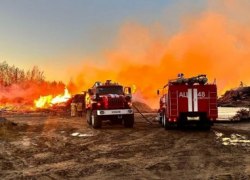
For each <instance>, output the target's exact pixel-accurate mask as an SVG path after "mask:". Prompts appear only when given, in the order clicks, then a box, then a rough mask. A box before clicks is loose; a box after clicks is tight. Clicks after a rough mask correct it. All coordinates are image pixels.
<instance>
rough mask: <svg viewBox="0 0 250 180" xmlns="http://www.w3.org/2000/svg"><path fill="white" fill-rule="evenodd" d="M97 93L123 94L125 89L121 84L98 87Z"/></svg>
mask: <svg viewBox="0 0 250 180" xmlns="http://www.w3.org/2000/svg"><path fill="white" fill-rule="evenodd" d="M96 93H98V94H99V95H104V94H119V95H122V94H123V89H122V87H121V86H115V87H98V88H97V89H96Z"/></svg>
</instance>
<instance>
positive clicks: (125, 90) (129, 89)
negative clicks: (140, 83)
mask: <svg viewBox="0 0 250 180" xmlns="http://www.w3.org/2000/svg"><path fill="white" fill-rule="evenodd" d="M124 93H125V94H126V95H131V94H132V90H131V87H125V88H124Z"/></svg>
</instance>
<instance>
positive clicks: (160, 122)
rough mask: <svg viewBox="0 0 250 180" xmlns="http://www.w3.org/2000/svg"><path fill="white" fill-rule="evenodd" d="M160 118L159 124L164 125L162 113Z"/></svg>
mask: <svg viewBox="0 0 250 180" xmlns="http://www.w3.org/2000/svg"><path fill="white" fill-rule="evenodd" d="M158 116H159V124H161V125H162V124H163V122H162V119H163V118H162V113H159V114H158Z"/></svg>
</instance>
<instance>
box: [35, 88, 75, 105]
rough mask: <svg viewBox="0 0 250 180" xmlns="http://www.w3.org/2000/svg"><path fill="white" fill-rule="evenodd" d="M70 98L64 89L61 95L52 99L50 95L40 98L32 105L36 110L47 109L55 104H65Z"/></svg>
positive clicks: (67, 91)
mask: <svg viewBox="0 0 250 180" xmlns="http://www.w3.org/2000/svg"><path fill="white" fill-rule="evenodd" d="M70 98H71V94H70V93H69V90H68V89H67V88H65V90H64V94H63V95H62V94H60V95H58V96H56V97H54V98H53V96H52V95H48V96H41V97H40V98H39V99H37V100H35V101H34V104H35V106H36V108H48V107H50V106H52V105H55V104H60V103H64V102H67V101H68V100H69V99H70Z"/></svg>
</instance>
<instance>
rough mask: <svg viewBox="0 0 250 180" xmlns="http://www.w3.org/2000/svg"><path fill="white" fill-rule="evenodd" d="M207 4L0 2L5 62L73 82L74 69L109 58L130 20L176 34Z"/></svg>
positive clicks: (0, 54) (190, 0) (180, 0)
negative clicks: (107, 54) (109, 53)
mask: <svg viewBox="0 0 250 180" xmlns="http://www.w3.org/2000/svg"><path fill="white" fill-rule="evenodd" d="M206 8H207V1H206V0H199V1H197V0H136V1H135V0H53V1H51V0H0V61H6V62H8V63H9V64H11V65H12V64H14V65H16V66H18V67H21V68H23V69H29V68H31V67H33V66H35V65H37V66H39V67H40V69H42V70H43V71H44V72H45V75H46V77H47V79H48V80H62V81H64V82H67V81H69V80H70V78H72V76H73V75H71V73H72V69H74V67H78V66H81V64H83V63H85V62H88V61H91V62H94V63H102V62H105V58H107V57H106V56H103V52H104V51H108V50H109V49H112V48H113V47H114V46H115V43H116V41H117V37H119V33H120V31H121V29H122V28H121V27H122V26H123V25H124V24H129V23H140V24H142V25H143V26H144V27H150V26H152V25H157V24H161V27H163V31H166V33H169V34H171V33H175V32H176V31H178V30H179V28H180V21H181V19H182V18H183V17H185V16H186V15H187V16H192V14H197V13H199V12H201V11H203V10H204V9H206Z"/></svg>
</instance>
